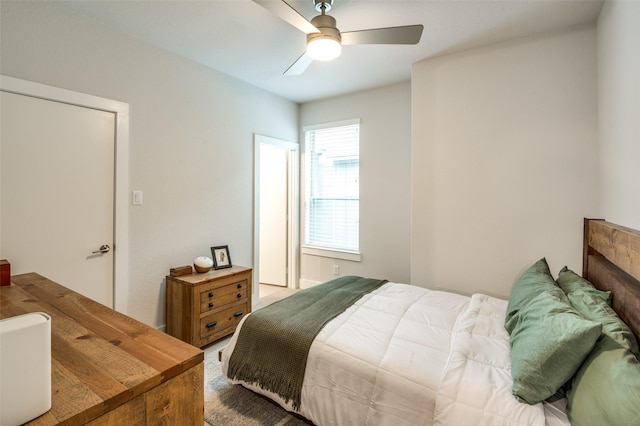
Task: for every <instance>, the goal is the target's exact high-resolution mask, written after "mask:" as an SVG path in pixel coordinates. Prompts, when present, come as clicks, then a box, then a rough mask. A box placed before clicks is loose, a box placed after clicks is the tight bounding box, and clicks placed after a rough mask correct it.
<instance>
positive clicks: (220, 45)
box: [56, 0, 603, 103]
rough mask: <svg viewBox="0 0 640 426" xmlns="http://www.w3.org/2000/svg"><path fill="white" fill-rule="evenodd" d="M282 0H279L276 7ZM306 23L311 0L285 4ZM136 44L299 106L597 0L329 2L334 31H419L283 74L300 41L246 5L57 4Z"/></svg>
mask: <svg viewBox="0 0 640 426" xmlns="http://www.w3.org/2000/svg"><path fill="white" fill-rule="evenodd" d="M273 1H279V0H273ZM287 2H288V3H289V4H290V5H291V6H293V7H294V8H295V9H296V10H297V11H298V12H299V13H300V14H302V15H304V16H305V17H306V18H307V19H311V18H312V17H313V16H315V15H317V14H318V13H317V12H316V11H315V9H314V7H313V0H287ZM56 3H57V4H60V5H62V6H64V7H66V8H69V9H72V10H74V11H75V12H77V13H80V14H82V15H86V16H89V17H91V18H94V19H96V20H98V21H101V22H103V23H105V24H107V25H109V26H111V27H114V28H116V29H118V30H120V31H122V32H124V33H127V34H129V35H131V36H133V37H135V38H138V39H141V40H144V41H147V42H149V43H151V44H154V45H156V46H159V47H161V48H163V49H166V50H168V51H171V52H174V53H176V54H178V55H181V56H184V57H186V58H189V59H191V60H193V61H196V62H199V63H201V64H204V65H206V66H209V67H211V68H214V69H217V70H219V71H222V72H224V73H227V74H230V75H232V76H234V77H236V78H238V79H241V80H244V81H246V82H248V83H251V84H253V85H255V86H258V87H261V88H263V89H265V90H267V91H269V92H272V93H275V94H277V95H279V96H282V97H284V98H286V99H290V100H292V101H295V102H298V103H303V102H308V101H312V100H316V99H321V98H326V97H331V96H336V95H340V94H344V93H350V92H354V91H359V90H364V89H369V88H373V87H379V86H384V85H387V84H392V83H397V82H401V81H407V80H408V79H409V78H410V73H411V64H413V63H415V62H417V61H420V60H422V59H426V58H429V57H432V56H435V55H441V54H444V53H450V52H454V51H460V50H464V49H468V48H472V47H478V46H481V45H486V44H491V43H496V42H499V41H503V40H507V39H511V38H517V37H523V36H529V35H533V34H538V33H542V32H547V31H553V30H559V29H562V28H568V27H572V26H578V25H584V24H589V23H593V22H595V20H596V19H597V16H598V13H599V12H600V9H601V7H602V3H603V0H384V1H383V0H335V1H334V5H333V9H332V10H331V12H329V14H330V15H332V16H333V17H334V18H336V20H337V22H338V28H339V29H340V30H341V31H353V30H360V29H367V28H380V27H390V26H398V25H413V24H422V25H424V32H423V33H422V39H421V41H420V43H419V44H418V45H415V46H401V45H366V46H365V45H352V46H343V50H342V55H341V56H340V57H339V58H338V59H336V60H334V61H332V62H314V63H312V64H311V65H310V66H309V68H308V69H307V70H306V72H305V73H304V74H302V75H297V76H284V75H283V74H282V73H283V72H284V71H285V70H286V69H287V68H288V67H289V65H291V64H292V63H293V62H294V61H295V60H296V59H297V58H298V57H299V56H300V55H301V54H302V53H303V52H304V48H305V41H306V36H305V34H304V33H302V32H301V31H300V30H298V29H296V28H294V27H293V26H291V25H289V24H288V23H286V22H284V21H282V20H280V19H279V18H278V17H276V16H275V15H273V14H271V13H270V12H268V11H267V10H266V9H264V8H263V7H261V6H259V5H258V4H256V3H254V2H252V1H251V0H199V1H187V0H174V1H167V0H165V1H159V0H155V1H149V0H133V1H118V0H111V1H101V0H92V1H89V0H84V1H57V0H56Z"/></svg>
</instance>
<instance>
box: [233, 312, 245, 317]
mask: <svg viewBox="0 0 640 426" xmlns="http://www.w3.org/2000/svg"><path fill="white" fill-rule="evenodd" d="M242 313H243V312H242V311H238V312H236V313H235V314H233V316H234V317H241V316H242Z"/></svg>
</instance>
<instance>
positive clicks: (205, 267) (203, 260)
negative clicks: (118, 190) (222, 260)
mask: <svg viewBox="0 0 640 426" xmlns="http://www.w3.org/2000/svg"><path fill="white" fill-rule="evenodd" d="M193 266H194V267H195V268H196V271H198V272H208V271H209V270H210V269H211V267H212V266H213V260H212V259H211V258H210V257H207V256H200V257H196V259H195V260H194V261H193Z"/></svg>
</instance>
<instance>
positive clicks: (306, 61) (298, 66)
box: [284, 52, 313, 75]
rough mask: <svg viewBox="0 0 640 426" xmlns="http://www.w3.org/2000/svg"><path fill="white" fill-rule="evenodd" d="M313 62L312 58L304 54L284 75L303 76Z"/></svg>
mask: <svg viewBox="0 0 640 426" xmlns="http://www.w3.org/2000/svg"><path fill="white" fill-rule="evenodd" d="M311 62H313V59H311V56H309V55H307V52H304V53H303V54H302V56H300V57H299V58H298V59H296V61H295V62H294V63H293V64H292V65H291V66H290V67H289V68H287V70H286V71H285V72H284V75H299V74H302V73H303V72H304V71H305V70H306V69H307V67H308V66H309V65H310V64H311Z"/></svg>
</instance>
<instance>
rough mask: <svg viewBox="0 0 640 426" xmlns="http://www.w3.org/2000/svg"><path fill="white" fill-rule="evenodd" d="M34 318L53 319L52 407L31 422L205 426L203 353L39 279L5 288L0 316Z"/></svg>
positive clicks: (25, 278)
mask: <svg viewBox="0 0 640 426" xmlns="http://www.w3.org/2000/svg"><path fill="white" fill-rule="evenodd" d="M29 312H45V313H47V314H48V315H50V316H51V321H52V322H51V356H52V360H51V371H52V395H51V396H52V407H51V410H49V411H48V412H47V413H45V414H43V415H42V416H40V417H38V418H37V419H34V420H33V421H32V422H30V423H28V424H30V425H55V424H65V425H67V424H68V425H76V424H87V423H91V424H118V425H124V424H126V425H138V424H150V425H156V424H178V423H175V422H174V421H172V420H171V419H173V420H178V419H181V420H180V424H197V425H202V424H203V421H204V420H203V412H204V411H203V407H204V391H203V385H204V367H203V361H204V353H203V352H202V351H201V350H199V349H198V348H195V347H193V346H191V345H188V344H186V343H184V342H182V341H180V340H178V339H175V338H173V337H172V336H169V335H168V334H165V333H162V332H161V331H159V330H156V329H155V328H152V327H149V326H147V325H145V324H143V323H141V322H139V321H136V320H135V319H133V318H130V317H128V316H126V315H123V314H120V313H118V312H116V311H114V310H112V309H109V308H108V307H106V306H104V305H101V304H99V303H97V302H95V301H93V300H91V299H89V298H86V297H84V296H82V295H80V294H78V293H76V292H74V291H72V290H70V289H68V288H66V287H63V286H61V285H59V284H56V283H55V282H53V281H51V280H49V279H47V278H45V277H42V276H40V275H38V274H36V273H29V274H22V275H15V276H13V277H12V284H11V285H10V286H5V287H0V318H8V317H12V316H15V315H20V314H25V313H29ZM178 416H179V417H178Z"/></svg>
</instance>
